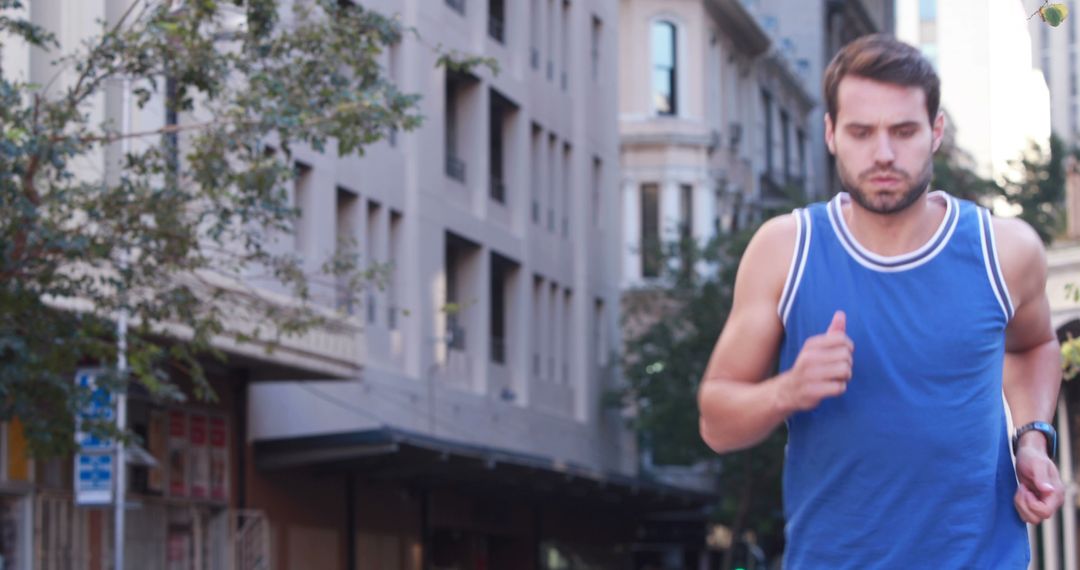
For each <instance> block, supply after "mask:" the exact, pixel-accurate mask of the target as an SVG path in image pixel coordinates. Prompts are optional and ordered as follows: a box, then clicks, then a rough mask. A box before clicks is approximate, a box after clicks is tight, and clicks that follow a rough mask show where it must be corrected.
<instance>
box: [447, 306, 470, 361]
mask: <svg viewBox="0 0 1080 570" xmlns="http://www.w3.org/2000/svg"><path fill="white" fill-rule="evenodd" d="M446 346H447V347H449V348H450V349H451V350H457V351H461V352H465V348H466V347H467V346H468V345H467V344H466V343H465V327H463V326H461V324H460V323H459V322H458V319H457V316H456V315H451V316H450V318H449V319H448V320H447V322H446Z"/></svg>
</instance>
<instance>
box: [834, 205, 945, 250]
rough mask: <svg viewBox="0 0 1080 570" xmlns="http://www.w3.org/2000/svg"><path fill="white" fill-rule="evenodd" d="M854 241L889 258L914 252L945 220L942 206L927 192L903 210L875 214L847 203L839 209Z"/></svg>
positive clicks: (928, 239) (943, 206)
mask: <svg viewBox="0 0 1080 570" xmlns="http://www.w3.org/2000/svg"><path fill="white" fill-rule="evenodd" d="M842 212H843V215H844V221H845V222H846V223H847V226H848V229H850V230H851V233H852V235H854V237H855V239H856V240H858V242H859V243H860V244H861V245H862V246H863V247H864V248H866V249H869V250H870V251H872V252H874V253H876V254H878V255H882V256H886V257H891V256H894V255H903V254H905V253H910V252H912V251H915V250H916V249H918V248H919V247H921V246H923V245H924V244H926V242H928V241H930V238H931V237H932V236H933V235H934V232H935V231H936V230H937V228H938V227H939V226H940V225H941V220H942V219H944V217H945V205H944V204H942V203H941V201H940V200H934V199H931V198H930V195H929V193H928V192H924V193H923V194H922V196H919V198H918V199H917V200H916V201H915V202H914V203H912V204H911V205H910V206H908V207H907V208H905V209H904V210H902V211H900V212H896V213H892V214H877V213H874V212H871V211H870V210H867V209H865V208H863V207H862V206H860V205H859V204H857V203H856V202H855V201H854V200H849V201H847V202H846V203H845V204H844V207H843V208H842Z"/></svg>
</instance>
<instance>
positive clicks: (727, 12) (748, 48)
mask: <svg viewBox="0 0 1080 570" xmlns="http://www.w3.org/2000/svg"><path fill="white" fill-rule="evenodd" d="M705 5H706V7H707V8H708V10H709V12H710V13H711V14H712V16H713V19H714V20H716V23H717V25H718V26H720V29H721V30H723V32H724V33H725V34H727V35H728V37H730V38H731V39H732V43H733V44H734V46H735V49H737V50H739V51H741V52H743V53H745V54H746V55H748V56H750V57H754V56H758V55H761V54H763V53H765V51H766V50H768V49H769V46H770V45H772V40H771V39H770V38H769V34H768V33H766V32H765V29H764V28H762V27H761V24H760V23H758V21H757V18H755V17H754V15H753V14H751V13H750V12H749V11H748V10H747V9H746V7H745V6H743V4H742V2H740V1H739V0H707V1H706V3H705Z"/></svg>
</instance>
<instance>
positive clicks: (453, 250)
mask: <svg viewBox="0 0 1080 570" xmlns="http://www.w3.org/2000/svg"><path fill="white" fill-rule="evenodd" d="M445 246H446V247H445V251H444V258H443V259H444V264H445V265H444V267H445V271H446V273H445V276H446V283H445V287H446V288H445V291H446V304H447V306H449V307H452V309H448V310H447V315H446V342H447V346H448V347H449V348H450V349H453V350H459V351H465V350H466V346H467V345H466V333H467V332H468V329H469V328H470V327H469V325H470V324H471V323H470V322H469V320H468V319H467V318H466V308H465V307H464V306H463V304H464V303H465V302H467V301H469V299H471V298H473V297H474V296H475V295H476V281H475V272H476V269H475V268H476V267H477V266H478V265H479V263H481V258H480V257H479V256H480V246H479V244H477V243H475V242H471V241H469V240H467V239H465V238H463V237H460V236H458V235H456V234H452V233H450V232H447V233H446V242H445ZM478 324H479V323H478Z"/></svg>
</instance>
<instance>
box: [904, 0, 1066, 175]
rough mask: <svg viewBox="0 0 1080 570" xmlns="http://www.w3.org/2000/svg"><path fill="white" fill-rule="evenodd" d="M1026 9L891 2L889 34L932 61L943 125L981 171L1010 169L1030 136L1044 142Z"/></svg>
mask: <svg viewBox="0 0 1080 570" xmlns="http://www.w3.org/2000/svg"><path fill="white" fill-rule="evenodd" d="M1030 13H1031V12H1030V11H1028V12H1027V13H1024V6H1023V4H1022V3H1021V2H992V3H990V4H987V6H986V9H985V10H976V11H974V12H973V11H969V10H965V9H964V6H962V5H958V4H956V3H955V2H942V1H939V0H897V2H896V35H897V37H898V38H899V39H901V40H903V41H905V42H907V43H909V44H911V45H914V46H917V47H919V48H920V49H921V50H922V52H923V54H925V55H926V57H927V58H928V59H929V60H930V61H931V62H933V64H934V66H935V67H936V68H937V70H938V74H939V75H940V76H941V105H942V108H944V109H947V110H948V113H949V115H948V119H950V124H949V125H948V126H947V127H946V128H949V129H952V130H954V131H955V133H956V142H957V145H958V146H959V147H960V148H961V149H963V150H964V151H966V152H968V153H970V154H971V157H972V158H973V159H974V164H975V171H976V172H977V173H978V174H980V175H981V176H983V177H984V178H1000V177H1002V176H1005V175H1008V174H1010V173H1012V172H1013V169H1012V167H1011V165H1010V162H1011V161H1015V160H1017V159H1018V158H1020V156H1021V155H1022V154H1023V153H1024V152H1025V151H1027V150H1028V149H1030V145H1031V143H1033V142H1037V143H1039V144H1040V145H1042V146H1043V147H1045V145H1046V141H1047V139H1048V137H1049V135H1050V132H1049V130H1050V119H1049V117H1048V116H1047V115H1046V109H1047V108H1048V105H1047V91H1046V87H1045V85H1044V83H1043V81H1042V78H1041V77H1039V74H1038V72H1037V71H1036V70H1035V69H1033V61H1032V54H1031V46H1032V42H1031V38H1030V36H1029V34H1028V30H1027V29H1025V19H1026V18H1027V16H1028V15H1030ZM1038 19H1039V18H1038V17H1037V16H1036V17H1035V19H1034V20H1036V21H1037V20H1038ZM1038 23H1039V24H1042V22H1038ZM1042 27H1044V28H1045V27H1046V26H1045V25H1044V26H1042ZM1063 79H1064V76H1063Z"/></svg>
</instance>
